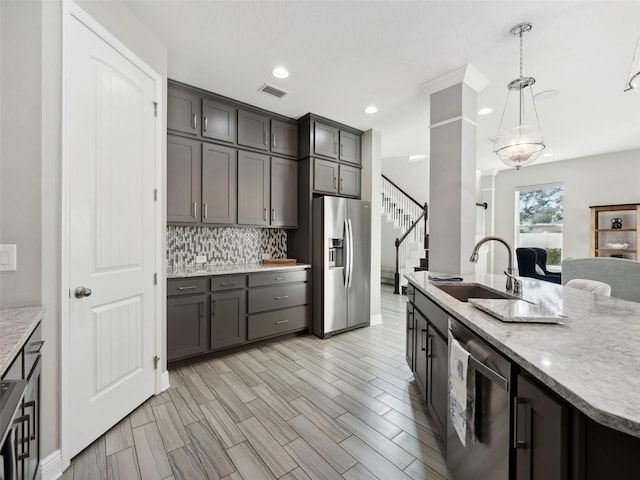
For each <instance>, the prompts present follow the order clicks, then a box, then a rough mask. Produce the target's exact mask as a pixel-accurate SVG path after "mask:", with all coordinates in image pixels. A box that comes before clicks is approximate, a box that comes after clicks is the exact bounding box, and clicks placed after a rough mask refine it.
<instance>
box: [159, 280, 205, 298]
mask: <svg viewBox="0 0 640 480" xmlns="http://www.w3.org/2000/svg"><path fill="white" fill-rule="evenodd" d="M208 282H209V278H207V277H202V278H180V279H169V280H167V296H171V295H188V294H191V293H203V292H206V291H207V290H208V286H209V283H208Z"/></svg>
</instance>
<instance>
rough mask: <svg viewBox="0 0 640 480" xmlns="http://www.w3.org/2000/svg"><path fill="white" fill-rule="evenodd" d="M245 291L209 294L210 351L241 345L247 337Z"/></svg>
mask: <svg viewBox="0 0 640 480" xmlns="http://www.w3.org/2000/svg"><path fill="white" fill-rule="evenodd" d="M246 298H247V295H246V291H245V290H231V291H225V292H218V293H212V294H211V350H217V349H219V348H224V347H230V346H232V345H238V344H240V343H243V342H244V341H245V339H246V336H247V323H246V322H247V319H246V315H247V310H246V304H247V300H246Z"/></svg>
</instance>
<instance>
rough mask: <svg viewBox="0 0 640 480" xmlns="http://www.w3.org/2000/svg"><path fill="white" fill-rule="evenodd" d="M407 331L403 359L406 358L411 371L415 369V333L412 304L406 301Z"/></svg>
mask: <svg viewBox="0 0 640 480" xmlns="http://www.w3.org/2000/svg"><path fill="white" fill-rule="evenodd" d="M406 320H407V333H406V339H405V340H406V349H407V351H406V353H405V359H406V360H407V365H408V366H409V369H411V371H412V372H413V371H414V370H415V364H414V361H415V349H416V334H415V331H416V329H415V319H414V312H413V304H411V302H407V313H406Z"/></svg>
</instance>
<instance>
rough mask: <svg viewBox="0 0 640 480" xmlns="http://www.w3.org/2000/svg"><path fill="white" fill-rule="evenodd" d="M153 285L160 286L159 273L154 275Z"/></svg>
mask: <svg viewBox="0 0 640 480" xmlns="http://www.w3.org/2000/svg"><path fill="white" fill-rule="evenodd" d="M153 284H154V285H157V284H158V274H157V273H154V274H153Z"/></svg>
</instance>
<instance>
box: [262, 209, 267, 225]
mask: <svg viewBox="0 0 640 480" xmlns="http://www.w3.org/2000/svg"><path fill="white" fill-rule="evenodd" d="M262 219H263V220H264V221H265V222H266V221H267V209H266V208H265V209H264V214H263V216H262Z"/></svg>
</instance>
